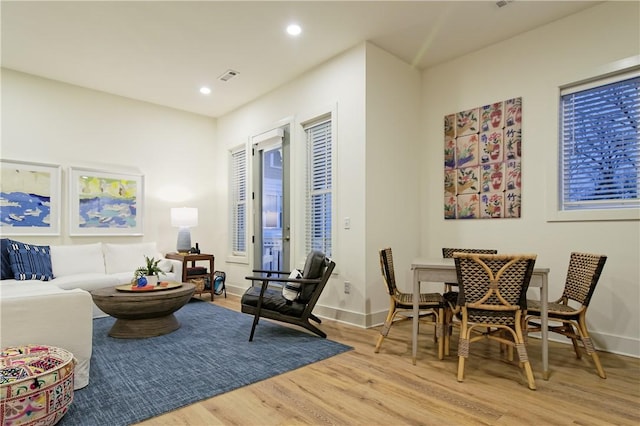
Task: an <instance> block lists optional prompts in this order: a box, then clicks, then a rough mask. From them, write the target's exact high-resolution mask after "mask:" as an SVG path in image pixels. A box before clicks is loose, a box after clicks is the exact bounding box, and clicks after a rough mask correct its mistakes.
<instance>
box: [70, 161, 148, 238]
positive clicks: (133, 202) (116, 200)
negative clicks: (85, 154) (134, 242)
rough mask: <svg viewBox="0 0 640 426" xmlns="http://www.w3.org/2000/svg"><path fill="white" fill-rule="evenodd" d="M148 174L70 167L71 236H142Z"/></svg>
mask: <svg viewBox="0 0 640 426" xmlns="http://www.w3.org/2000/svg"><path fill="white" fill-rule="evenodd" d="M143 207H144V177H143V176H142V175H139V174H129V173H121V172H109V171H104V170H94V169H85V168H79V167H70V168H69V235H72V236H82V235H104V236H119V235H123V236H124V235H126V236H131V235H142V217H143V211H144V210H143Z"/></svg>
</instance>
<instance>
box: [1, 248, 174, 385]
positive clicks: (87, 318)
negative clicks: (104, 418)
mask: <svg viewBox="0 0 640 426" xmlns="http://www.w3.org/2000/svg"><path fill="white" fill-rule="evenodd" d="M144 256H149V257H155V258H156V259H158V258H161V259H162V260H161V262H160V264H159V266H160V267H161V268H162V269H163V271H165V273H166V275H161V276H160V279H161V280H167V281H172V280H177V281H179V280H180V278H181V277H182V262H179V261H176V260H171V259H165V258H164V257H163V256H162V254H161V253H160V252H159V251H158V249H157V247H156V244H155V243H134V244H109V243H95V244H78V245H61V246H51V266H52V270H53V275H54V279H52V280H50V281H38V280H26V281H19V280H14V279H6V280H1V281H0V348H5V347H9V346H17V345H25V344H43V345H51V346H58V347H61V348H64V349H67V350H68V351H70V352H71V353H73V355H74V357H75V358H76V361H77V364H76V368H75V383H74V388H75V389H80V388H82V387H84V386H86V385H87V384H88V383H89V363H90V360H91V345H92V341H93V336H92V332H93V324H92V319H93V318H98V317H101V316H106V314H105V313H104V312H102V311H101V310H100V309H99V308H98V307H97V306H96V305H95V304H94V303H93V300H92V299H91V295H90V294H89V293H88V292H90V291H92V290H95V289H98V288H103V287H111V286H116V285H120V284H126V283H129V282H130V281H131V279H132V278H133V274H134V271H135V270H136V269H137V268H138V267H140V266H143V265H144ZM176 278H177V279H176Z"/></svg>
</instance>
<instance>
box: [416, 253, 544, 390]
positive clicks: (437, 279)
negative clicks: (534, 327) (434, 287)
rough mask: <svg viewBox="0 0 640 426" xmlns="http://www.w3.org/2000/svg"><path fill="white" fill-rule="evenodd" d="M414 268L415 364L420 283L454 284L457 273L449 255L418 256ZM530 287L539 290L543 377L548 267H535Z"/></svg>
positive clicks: (456, 279) (456, 280)
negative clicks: (445, 256) (435, 256)
mask: <svg viewBox="0 0 640 426" xmlns="http://www.w3.org/2000/svg"><path fill="white" fill-rule="evenodd" d="M411 270H412V271H413V330H412V336H411V337H412V338H411V340H412V341H411V355H412V361H413V365H416V356H417V353H418V322H419V313H420V310H419V305H418V302H419V300H420V284H421V283H422V282H431V283H457V282H458V274H457V272H456V265H455V261H454V259H452V258H419V259H414V260H413V262H412V263H411ZM529 287H530V288H531V287H537V288H539V289H540V305H541V308H540V322H541V331H540V338H541V341H542V377H543V378H544V380H548V379H549V330H548V328H547V327H548V316H547V303H548V288H549V268H544V267H539V266H534V269H533V274H532V275H531V281H530V282H529Z"/></svg>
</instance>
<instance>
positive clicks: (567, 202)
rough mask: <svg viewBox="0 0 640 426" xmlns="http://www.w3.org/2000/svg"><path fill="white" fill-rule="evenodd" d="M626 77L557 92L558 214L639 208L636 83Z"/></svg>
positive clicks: (639, 95)
mask: <svg viewBox="0 0 640 426" xmlns="http://www.w3.org/2000/svg"><path fill="white" fill-rule="evenodd" d="M636 75H637V73H636ZM628 77H629V76H626V78H625V77H623V78H619V79H618V80H617V81H613V82H611V80H607V81H606V82H605V83H604V84H600V85H597V84H596V85H594V84H590V87H588V88H578V89H577V90H576V88H575V87H574V88H567V89H564V90H563V91H562V92H561V140H562V143H561V148H560V149H561V152H560V157H561V164H560V167H561V170H560V179H561V182H560V196H561V208H562V209H563V210H590V209H611V208H616V209H618V208H638V207H640V201H639V193H640V187H639V181H638V174H639V173H640V133H639V129H638V126H639V124H640V77H638V76H635V77H631V78H628Z"/></svg>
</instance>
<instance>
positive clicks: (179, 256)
mask: <svg viewBox="0 0 640 426" xmlns="http://www.w3.org/2000/svg"><path fill="white" fill-rule="evenodd" d="M165 257H166V258H167V259H173V260H180V261H182V282H183V283H186V282H190V280H196V279H208V280H209V287H210V288H209V289H208V290H207V289H205V288H204V286H203V287H202V289H200V288H197V287H196V292H197V293H198V295H201V294H202V293H207V292H208V293H211V301H213V272H214V270H215V268H214V261H215V256H214V255H212V254H192V253H167V254H166V255H165ZM202 261H208V262H209V270H208V271H207V272H206V273H204V274H202V273H201V274H188V272H189V269H190V268H195V267H196V262H202ZM189 262H191V266H189Z"/></svg>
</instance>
